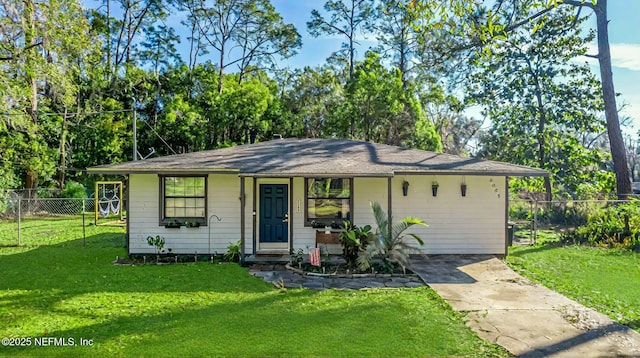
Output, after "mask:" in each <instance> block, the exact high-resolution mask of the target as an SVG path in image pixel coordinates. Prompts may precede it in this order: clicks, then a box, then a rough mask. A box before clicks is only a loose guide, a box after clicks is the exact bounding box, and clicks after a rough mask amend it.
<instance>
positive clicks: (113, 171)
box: [87, 167, 240, 175]
mask: <svg viewBox="0 0 640 358" xmlns="http://www.w3.org/2000/svg"><path fill="white" fill-rule="evenodd" d="M239 172H240V171H239V170H238V169H228V168H212V169H208V168H108V167H92V168H87V173H88V174H106V175H126V174H237V173H239Z"/></svg>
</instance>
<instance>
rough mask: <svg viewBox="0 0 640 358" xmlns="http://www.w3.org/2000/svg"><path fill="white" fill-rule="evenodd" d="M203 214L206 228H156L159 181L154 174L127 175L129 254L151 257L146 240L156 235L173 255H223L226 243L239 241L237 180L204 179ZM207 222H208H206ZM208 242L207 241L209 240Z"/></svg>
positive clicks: (221, 176) (230, 176) (226, 176)
mask: <svg viewBox="0 0 640 358" xmlns="http://www.w3.org/2000/svg"><path fill="white" fill-rule="evenodd" d="M207 180H208V183H207V185H208V188H207V190H208V192H207V195H208V197H207V214H208V216H209V218H211V215H213V214H215V215H218V216H219V217H220V219H221V221H218V220H216V219H215V218H213V219H210V220H209V222H210V224H211V225H210V226H200V227H198V228H186V227H180V228H175V229H167V228H165V227H164V226H160V225H159V221H160V218H159V215H160V211H159V206H160V197H159V195H160V192H159V178H158V176H157V175H154V174H131V175H130V178H129V196H130V197H129V200H130V209H129V210H130V215H129V220H130V223H129V230H130V238H129V245H130V252H131V253H153V252H155V251H154V248H153V247H150V246H149V245H148V244H147V240H146V239H147V236H149V235H152V236H155V235H160V236H162V237H164V239H165V247H166V248H167V249H168V248H171V250H172V251H171V252H172V253H177V254H194V253H198V254H209V253H214V252H218V254H223V253H224V252H225V251H226V250H227V246H229V243H235V242H236V241H238V240H240V204H239V203H240V200H239V195H240V179H239V178H238V176H237V175H235V174H216V175H209V177H208V179H207ZM209 218H208V219H209ZM209 238H210V239H209Z"/></svg>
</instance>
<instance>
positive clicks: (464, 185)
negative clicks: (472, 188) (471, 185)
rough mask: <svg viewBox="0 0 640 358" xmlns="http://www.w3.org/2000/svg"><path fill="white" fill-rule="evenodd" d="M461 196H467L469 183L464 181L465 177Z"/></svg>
mask: <svg viewBox="0 0 640 358" xmlns="http://www.w3.org/2000/svg"><path fill="white" fill-rule="evenodd" d="M460 194H462V196H467V183H466V182H465V180H464V177H462V183H461V184H460Z"/></svg>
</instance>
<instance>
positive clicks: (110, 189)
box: [94, 181, 124, 226]
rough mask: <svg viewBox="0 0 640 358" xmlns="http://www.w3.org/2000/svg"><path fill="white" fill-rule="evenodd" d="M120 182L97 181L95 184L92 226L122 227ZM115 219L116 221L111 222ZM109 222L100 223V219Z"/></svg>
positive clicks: (122, 212)
mask: <svg viewBox="0 0 640 358" xmlns="http://www.w3.org/2000/svg"><path fill="white" fill-rule="evenodd" d="M122 187H123V185H122V182H121V181H98V182H96V186H95V192H94V201H95V210H94V224H95V225H96V226H98V225H122V224H123V222H124V210H122ZM114 217H115V218H117V220H113V219H114ZM101 218H102V219H107V220H109V219H110V220H111V221H106V222H100V219H101Z"/></svg>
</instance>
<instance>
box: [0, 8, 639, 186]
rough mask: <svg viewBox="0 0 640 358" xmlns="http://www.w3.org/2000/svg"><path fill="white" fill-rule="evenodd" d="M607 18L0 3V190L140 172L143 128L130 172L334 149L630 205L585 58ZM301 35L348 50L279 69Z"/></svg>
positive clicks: (517, 11)
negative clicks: (301, 20)
mask: <svg viewBox="0 0 640 358" xmlns="http://www.w3.org/2000/svg"><path fill="white" fill-rule="evenodd" d="M602 4H604V5H602ZM601 6H604V9H605V10H606V2H605V1H602V0H600V1H598V3H597V5H594V4H593V3H591V2H588V1H587V2H585V3H584V4H583V3H581V2H575V3H574V2H573V1H564V3H563V2H559V3H558V4H548V3H547V1H542V0H540V1H539V2H536V1H533V2H532V1H496V2H495V4H492V5H491V6H485V5H483V4H481V3H478V2H474V1H470V0H449V1H445V2H440V1H427V0H423V1H402V0H328V1H326V3H324V6H323V7H322V8H318V9H316V10H313V11H312V12H311V13H310V14H308V22H307V28H305V29H297V28H296V27H295V26H294V25H293V24H290V23H287V22H286V21H285V20H284V19H283V18H282V16H281V15H280V14H279V13H278V11H277V9H275V8H274V6H273V5H272V4H271V2H270V1H269V0H217V1H216V0H105V1H103V3H101V5H100V6H99V7H97V8H95V9H88V8H83V7H82V6H81V3H80V2H79V1H77V0H51V1H49V2H47V3H41V2H35V1H33V0H21V1H16V0H0V77H1V78H0V93H1V94H2V101H0V113H2V115H1V116H0V117H1V118H2V120H0V189H7V188H21V187H24V188H36V187H61V188H62V187H64V186H65V182H67V181H69V180H73V181H81V182H85V183H86V182H88V181H90V180H94V179H95V178H86V177H84V176H83V175H82V169H83V168H86V167H88V166H92V165H98V164H107V163H115V162H121V161H126V160H131V159H132V156H133V154H132V149H131V148H132V146H133V136H132V131H133V121H134V118H136V124H137V129H138V136H137V141H138V151H139V155H140V158H142V157H146V156H147V155H151V156H157V155H167V154H173V153H181V152H191V151H198V150H205V149H212V148H218V147H224V146H231V145H237V144H245V143H250V142H252V141H262V140H269V139H271V138H272V136H273V134H275V133H278V134H282V135H283V136H285V137H315V138H323V137H340V138H353V139H358V140H367V141H375V142H378V143H387V144H393V145H402V146H408V147H413V148H420V149H427V150H432V151H437V152H446V153H453V154H459V155H476V156H479V157H483V158H488V159H497V160H504V161H509V162H512V163H516V164H524V165H530V166H534V167H540V168H544V169H547V170H549V171H550V172H551V173H552V174H553V176H552V177H551V178H550V179H548V180H545V181H540V180H521V181H518V182H517V183H516V185H517V186H519V187H523V188H527V189H529V190H536V191H546V192H547V193H548V194H549V195H552V194H553V195H573V196H580V197H586V196H590V195H594V194H595V193H599V192H605V193H606V192H613V191H615V190H616V186H615V180H614V173H617V174H618V184H617V185H618V186H617V190H618V193H628V192H629V191H630V189H625V188H624V183H623V182H624V181H625V180H626V182H629V174H628V173H629V169H628V168H629V166H628V164H627V160H628V159H627V156H630V158H632V157H633V158H634V157H635V153H634V151H633V150H631V151H629V150H627V147H626V146H625V145H624V143H623V145H622V149H623V156H624V166H625V168H627V174H626V179H625V178H621V176H624V175H625V173H624V172H623V170H621V169H620V168H619V167H620V163H619V160H618V161H616V160H612V156H611V154H610V153H613V154H614V157H616V153H618V152H616V150H617V149H614V150H611V148H613V147H615V146H611V145H609V143H617V142H616V138H617V137H615V136H614V137H612V133H611V132H612V128H613V130H614V131H615V126H613V127H612V123H611V122H612V121H614V122H618V123H619V121H618V119H617V111H616V113H615V114H616V118H615V120H613V119H610V118H609V117H608V116H609V111H608V109H609V107H610V106H611V104H610V103H608V102H607V101H605V99H606V98H607V97H606V91H605V92H603V86H602V83H603V82H602V81H600V80H598V79H597V78H596V77H595V76H594V74H593V73H591V71H590V69H589V67H588V66H587V64H586V63H585V61H584V56H585V54H586V44H587V43H589V42H590V41H591V40H593V38H594V36H599V35H601V34H600V29H594V31H592V32H591V33H588V34H586V35H585V34H584V31H582V28H583V26H582V24H583V22H584V21H585V19H586V16H589V15H590V12H589V11H588V10H594V11H595V13H596V14H598V16H601V15H599V13H598V11H602V9H601V8H600V7H601ZM594 11H591V12H594ZM177 17H179V18H180V19H182V21H181V25H179V26H175V27H171V26H169V23H175V21H172V20H175V18H177ZM605 19H606V12H605ZM596 30H598V31H596ZM302 31H308V33H309V34H310V35H312V36H332V37H335V38H339V39H341V42H342V47H341V50H339V51H337V52H335V53H333V54H331V56H330V57H329V58H327V60H326V62H325V63H324V64H323V65H321V66H317V67H304V68H295V69H292V68H283V67H282V60H284V59H287V58H290V57H292V56H295V55H296V54H297V52H298V51H300V50H301V46H302V42H301V36H300V33H301V32H302ZM365 37H366V38H367V39H368V40H372V39H375V40H376V42H377V46H375V47H372V48H365V47H364V46H363V45H362V43H361V42H362V40H363V39H364V38H365ZM180 42H182V43H183V45H184V43H186V44H187V45H188V46H187V48H188V49H189V51H188V53H179V52H178V50H177V49H178V43H180ZM607 49H608V46H607ZM601 53H602V50H601ZM586 55H589V54H586ZM591 55H595V54H591ZM598 55H600V54H598ZM609 69H610V64H609ZM603 78H604V77H603ZM604 82H606V81H604ZM613 105H614V106H615V96H614V103H613ZM472 106H475V108H481V110H482V117H483V118H482V119H478V118H473V117H470V116H469V115H468V113H469V111H468V109H469V108H470V107H472ZM614 108H615V107H614ZM604 113H607V116H605V115H604ZM613 124H615V123H613ZM618 126H619V124H618ZM607 129H608V130H607ZM618 132H619V127H618ZM606 134H608V137H607V135H606ZM618 134H619V135H620V133H618ZM612 138H613V139H612ZM620 138H621V137H620ZM607 139H609V140H607ZM617 145H618V144H616V146H617ZM140 158H139V159H140ZM621 183H622V184H621ZM621 185H623V187H622V189H621Z"/></svg>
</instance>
